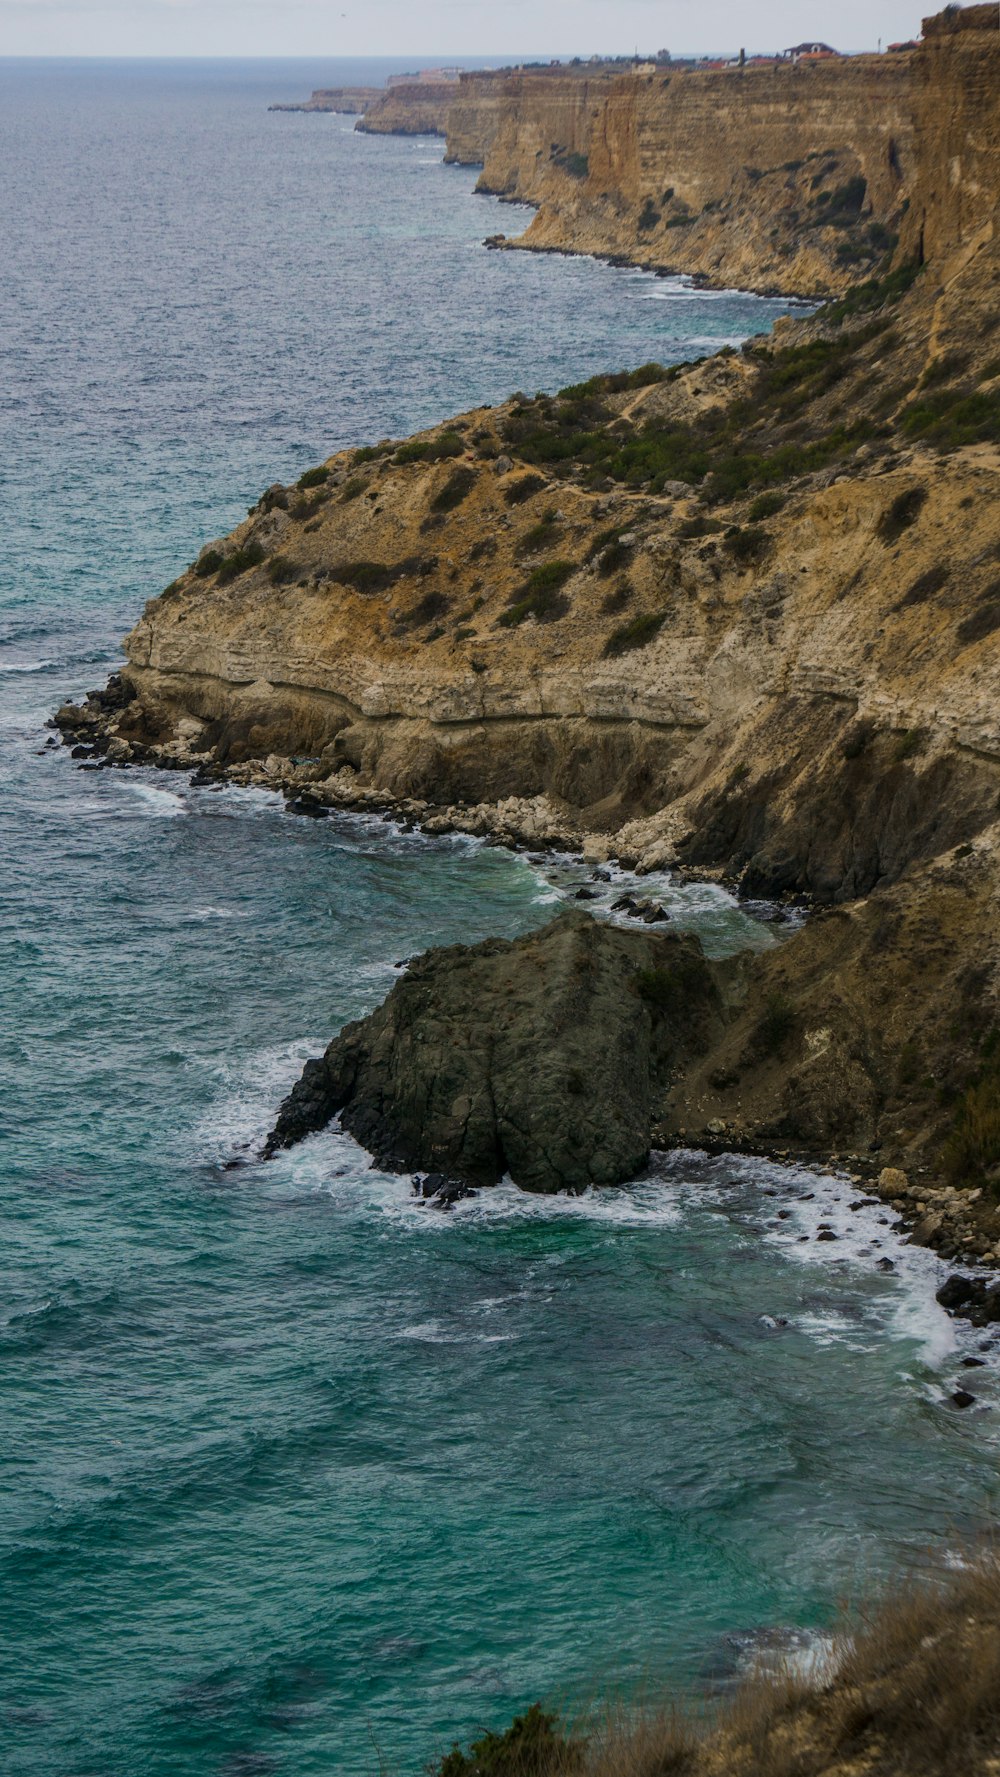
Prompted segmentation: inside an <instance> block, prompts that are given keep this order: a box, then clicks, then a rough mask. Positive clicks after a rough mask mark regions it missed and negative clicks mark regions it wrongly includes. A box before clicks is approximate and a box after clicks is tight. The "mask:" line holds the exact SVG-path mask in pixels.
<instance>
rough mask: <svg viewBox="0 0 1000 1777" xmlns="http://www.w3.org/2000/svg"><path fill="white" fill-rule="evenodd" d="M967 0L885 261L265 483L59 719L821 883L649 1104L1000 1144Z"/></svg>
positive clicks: (979, 1160)
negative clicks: (796, 301) (746, 319)
mask: <svg viewBox="0 0 1000 1777" xmlns="http://www.w3.org/2000/svg"><path fill="white" fill-rule="evenodd" d="M980 10H982V9H973V12H972V17H971V28H970V27H969V20H968V16H967V15H959V26H961V28H959V27H957V26H956V25H955V22H954V20H952V19H948V20H945V21H944V22H943V24H942V25H941V28H940V29H938V28H937V26H935V27H934V28H932V29H930V30H929V32H928V40H927V46H926V50H925V51H921V52H920V53H919V55H917V56H915V57H911V58H910V64H909V65H910V66H911V74H910V76H909V78H910V79H911V80H912V81H913V83H914V90H915V91H917V93H918V97H919V103H920V106H921V107H922V110H921V112H920V117H921V120H922V121H921V123H920V140H919V144H918V146H917V148H915V149H914V150H913V167H914V168H915V171H914V172H913V173H912V177H910V208H909V210H908V211H907V214H906V217H905V219H904V239H903V241H902V242H901V244H900V246H899V248H898V249H897V252H896V257H895V261H894V263H893V264H892V265H891V267H890V265H889V264H888V263H886V264H884V265H883V268H882V275H881V277H880V279H879V280H877V281H876V282H874V283H872V284H867V285H864V286H863V287H861V288H859V289H857V290H852V291H850V292H849V293H848V294H847V296H846V297H845V298H844V299H843V300H842V301H841V302H839V303H836V304H833V305H832V306H830V307H828V308H827V309H826V310H824V311H823V312H822V313H821V314H820V315H819V316H817V317H816V318H815V319H813V320H811V321H809V322H807V323H798V324H794V325H793V324H785V325H784V326H783V327H781V328H779V329H778V330H777V332H776V335H775V336H774V337H773V338H772V339H771V340H769V341H756V342H751V343H750V345H749V346H748V348H747V349H746V350H745V351H744V352H743V353H742V354H736V353H729V354H720V355H719V356H718V357H716V358H714V359H712V360H709V361H707V362H702V363H699V364H694V365H689V366H686V367H682V368H675V369H672V370H669V371H663V370H656V369H646V370H643V371H641V372H639V373H637V374H634V375H621V376H617V377H614V376H612V377H608V378H603V379H602V378H597V379H594V380H593V381H592V382H591V383H589V384H586V385H582V386H580V387H578V388H574V389H569V390H565V391H563V393H562V394H561V395H560V396H558V397H547V396H541V397H537V398H535V399H532V400H528V399H525V398H518V399H516V400H514V401H512V402H510V403H507V404H506V405H505V406H503V407H500V408H497V409H490V410H486V409H484V410H480V411H478V412H475V413H472V414H468V415H465V416H463V417H461V418H459V419H457V420H455V421H453V422H451V423H450V424H448V425H447V426H442V427H436V428H432V429H431V430H429V431H428V432H426V433H424V434H422V435H421V436H420V437H419V438H417V439H415V440H410V441H409V442H406V443H403V444H400V443H392V442H384V443H382V444H380V445H377V446H372V447H370V448H368V449H365V450H362V451H358V452H344V453H341V454H340V455H337V456H335V457H333V458H331V459H330V460H329V462H328V463H326V464H323V465H320V466H319V467H318V468H317V469H316V470H315V471H313V472H311V473H310V474H309V475H307V476H305V477H303V479H302V482H301V483H300V484H299V485H298V486H297V487H296V488H283V487H278V486H276V487H273V488H271V489H269V490H268V492H267V493H266V494H265V495H264V496H263V497H262V499H261V501H260V502H259V503H258V505H257V507H256V508H255V509H254V511H253V512H252V513H251V514H250V515H249V517H248V518H247V519H246V521H245V522H244V523H243V524H242V525H241V526H240V527H239V528H238V529H237V530H236V531H235V532H234V533H233V534H232V536H230V537H229V538H223V539H219V540H218V541H217V542H216V543H215V544H212V545H210V546H208V547H207V548H206V549H205V550H203V551H202V553H201V555H200V556H199V557H198V559H197V561H196V562H195V563H193V564H192V567H191V568H190V569H189V570H188V571H187V572H185V573H184V574H182V575H181V576H180V578H179V579H178V580H177V581H176V582H175V583H174V585H173V586H172V587H170V588H168V589H167V591H166V592H165V593H164V594H163V595H162V596H161V597H160V598H159V599H156V600H153V601H152V602H151V603H150V605H149V606H148V607H147V609H146V612H145V614H144V616H143V617H142V619H141V620H140V622H139V623H138V624H137V626H136V628H135V629H134V631H133V632H132V634H131V635H130V637H129V638H128V640H127V652H128V662H127V666H126V669H125V673H124V676H123V681H122V684H121V685H120V686H119V687H117V688H116V689H115V690H114V692H113V695H112V697H111V698H110V700H108V699H105V700H104V701H103V702H101V703H99V704H94V705H90V706H88V707H86V708H84V709H83V710H70V711H67V712H64V714H63V717H62V721H63V726H64V727H65V729H66V730H67V732H68V733H69V734H70V735H72V736H73V737H74V738H75V739H76V740H77V741H78V742H80V744H86V743H87V741H88V739H89V740H90V741H91V742H92V743H93V744H96V745H97V746H98V747H99V748H102V749H104V750H106V752H107V756H108V758H109V759H111V760H112V761H114V762H125V761H127V760H129V759H131V758H138V759H156V760H159V761H161V762H163V763H166V764H173V765H177V766H181V765H187V766H197V767H199V769H200V770H201V771H202V772H207V773H209V774H211V773H213V772H218V771H225V772H227V773H229V774H230V775H234V776H235V777H236V780H237V781H247V782H250V781H253V782H264V783H270V784H273V785H275V786H276V787H277V786H281V787H284V788H286V789H287V790H288V791H289V792H290V793H292V794H293V795H294V796H295V797H296V798H298V799H304V800H305V801H307V802H308V804H309V806H312V807H314V808H315V807H318V808H320V809H321V810H322V808H324V807H326V806H328V805H333V804H346V805H348V806H351V805H358V804H361V805H362V806H364V805H367V804H368V803H370V802H371V801H372V800H373V799H381V800H383V801H395V802H396V803H397V805H398V806H401V807H402V808H403V809H404V810H405V811H406V812H407V813H409V814H412V815H414V816H418V817H419V818H421V819H423V820H424V821H426V822H427V824H428V825H429V826H430V827H431V829H432V830H433V829H434V828H435V826H437V827H441V826H451V827H454V826H459V827H464V828H467V829H468V830H470V831H474V832H497V833H499V834H501V836H503V837H514V838H517V837H522V838H529V839H531V840H532V841H537V840H539V839H545V838H546V837H551V838H556V837H558V838H559V839H561V840H562V841H563V842H570V843H574V842H575V843H578V844H580V845H581V846H583V847H585V848H586V850H587V852H588V855H589V856H590V857H591V858H592V859H594V860H597V859H599V858H601V857H605V856H608V855H610V854H615V855H617V856H619V857H621V858H623V859H625V860H628V861H630V862H632V863H635V864H637V865H638V866H639V867H640V868H652V867H655V866H662V865H670V864H673V865H676V866H680V867H685V868H687V869H692V870H697V871H703V872H704V871H714V872H721V873H725V874H726V875H727V876H728V877H729V878H731V879H732V880H733V881H734V882H735V883H737V884H738V885H739V887H740V888H741V890H742V892H744V893H746V894H750V895H757V896H760V895H767V896H781V895H805V896H808V897H809V898H810V899H811V900H812V902H813V904H814V905H816V906H820V907H825V908H827V909H829V910H830V911H829V912H828V914H827V915H826V916H825V917H822V918H815V917H814V918H813V920H812V921H810V923H809V924H808V925H807V926H806V928H805V929H804V930H803V931H802V932H800V933H798V934H797V935H796V936H795V937H793V938H792V939H791V940H790V941H789V942H788V943H787V944H786V945H785V946H783V947H782V949H781V950H780V951H778V952H776V953H774V954H773V955H772V956H771V957H769V958H767V959H765V960H764V961H763V962H760V963H755V964H753V965H752V966H750V967H749V974H748V976H747V981H748V983H749V985H748V986H747V991H746V995H745V997H744V999H743V1000H739V999H738V996H737V1000H734V1001H733V1002H732V1004H731V1005H730V1007H729V1011H728V1013H727V1018H726V1020H725V1021H724V1029H722V1030H721V1032H720V1033H719V1034H718V1037H717V1040H716V1041H715V1042H714V1043H713V1047H712V1052H711V1054H710V1055H708V1054H707V1055H706V1058H705V1060H704V1063H702V1062H701V1061H699V1060H698V1058H697V1057H694V1056H692V1057H690V1058H689V1060H688V1062H686V1063H685V1066H684V1068H683V1069H682V1070H681V1072H680V1073H679V1074H678V1075H677V1077H676V1078H675V1080H674V1081H673V1083H672V1088H671V1094H670V1096H669V1099H668V1100H665V1101H664V1102H663V1104H662V1105H661V1106H660V1108H659V1110H658V1112H657V1117H658V1118H659V1120H660V1125H661V1128H660V1133H661V1135H662V1137H663V1139H676V1140H689V1139H692V1138H697V1139H699V1140H709V1139H711V1138H712V1132H713V1129H715V1130H716V1131H721V1135H720V1137H719V1139H720V1140H721V1141H723V1142H724V1143H727V1144H730V1145H732V1144H733V1143H739V1142H746V1143H748V1144H750V1145H755V1144H756V1145H760V1144H762V1143H765V1142H770V1143H777V1142H781V1143H784V1144H785V1145H786V1146H796V1145H797V1146H798V1147H799V1148H800V1149H802V1148H806V1149H809V1150H811V1151H822V1150H824V1149H825V1150H826V1151H827V1152H829V1151H833V1150H837V1149H842V1148H843V1147H845V1146H848V1145H849V1146H850V1147H851V1148H852V1149H853V1150H857V1149H858V1148H862V1149H865V1150H867V1151H870V1152H872V1153H877V1154H881V1155H883V1156H890V1155H891V1156H892V1157H893V1158H894V1159H898V1160H900V1161H902V1162H904V1163H905V1164H906V1165H907V1166H914V1165H920V1166H925V1165H926V1166H929V1167H934V1166H936V1165H938V1164H939V1163H940V1164H941V1165H942V1166H944V1167H945V1170H946V1172H947V1173H948V1176H949V1177H950V1178H951V1179H952V1180H954V1179H962V1178H965V1179H966V1180H968V1179H970V1178H972V1177H976V1176H981V1177H984V1178H985V1177H988V1176H990V1175H991V1168H994V1167H1000V1136H998V1138H997V1140H996V1141H994V1139H993V1136H992V1135H991V1134H990V1131H991V1130H993V1129H997V1130H1000V1118H998V1117H997V1112H996V1106H997V1104H998V1103H1000V1064H998V1065H994V1063H993V1061H992V1060H991V1057H992V1056H993V1055H994V1052H995V1047H996V1045H995V1044H994V1038H993V1036H992V1034H991V1033H992V1032H993V1030H994V1027H995V1026H996V1025H998V1024H1000V1012H998V998H1000V957H998V942H1000V940H998V931H1000V922H998V920H997V917H996V907H997V890H998V878H1000V861H998V859H1000V851H998V842H1000V827H998V818H997V817H998V808H1000V726H998V718H997V710H998V708H1000V498H998V495H1000V450H998V447H1000V337H998V329H997V316H998V307H997V293H998V280H1000V255H998V243H997V236H996V225H997V208H998V196H1000V175H998V166H997V134H996V119H995V116H994V114H993V112H992V111H991V110H990V108H989V105H988V103H987V101H988V98H989V91H990V89H989V81H990V80H991V79H992V80H994V81H995V80H996V79H997V77H998V75H1000V34H996V35H995V34H994V33H993V32H992V31H990V32H986V31H984V30H982V29H980V28H979V24H980V19H979V12H980ZM963 19H964V21H965V22H964V23H963ZM970 56H971V57H972V60H971V61H970V59H969V58H970ZM976 58H980V59H979V60H977V59H976ZM914 70H915V72H914ZM691 78H696V77H691ZM810 152H812V150H810ZM901 164H902V163H901ZM567 176H569V175H567ZM906 231H909V232H908V233H907V232H906ZM907 242H908V243H909V247H908V251H909V254H910V257H909V259H907V257H906V252H907ZM991 1045H994V1046H993V1047H991ZM994 1150H995V1151H994ZM943 1155H947V1159H946V1160H945V1159H943V1158H942V1156H943Z"/></svg>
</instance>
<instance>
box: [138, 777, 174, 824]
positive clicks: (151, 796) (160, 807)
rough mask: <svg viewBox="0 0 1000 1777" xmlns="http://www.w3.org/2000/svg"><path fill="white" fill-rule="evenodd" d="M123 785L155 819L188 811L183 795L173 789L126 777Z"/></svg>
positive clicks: (164, 818)
mask: <svg viewBox="0 0 1000 1777" xmlns="http://www.w3.org/2000/svg"><path fill="white" fill-rule="evenodd" d="M123 787H124V789H125V790H126V791H127V792H128V794H129V795H131V796H134V797H135V798H136V800H137V801H139V802H141V803H142V804H143V805H144V807H145V810H146V812H147V814H149V815H152V816H153V817H154V818H155V819H158V820H171V819H173V818H174V817H175V816H176V815H181V814H187V813H188V812H189V811H188V806H187V803H186V802H185V800H184V798H183V796H178V795H177V793H176V792H175V791H174V790H159V789H157V787H156V785H155V784H139V783H135V782H134V781H132V780H131V779H126V780H125V781H124V785H123Z"/></svg>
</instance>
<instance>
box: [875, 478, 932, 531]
mask: <svg viewBox="0 0 1000 1777" xmlns="http://www.w3.org/2000/svg"><path fill="white" fill-rule="evenodd" d="M926 501H927V489H926V488H925V487H920V486H919V485H917V486H916V487H908V488H904V489H903V492H902V493H901V494H897V495H896V498H895V499H894V500H893V502H892V504H891V505H890V506H887V507H886V509H885V511H884V512H883V514H882V516H881V518H880V519H879V522H878V536H879V539H880V541H881V542H883V543H896V542H898V541H899V538H900V537H901V536H902V535H903V532H904V531H907V530H909V528H910V526H911V524H915V523H916V521H917V519H918V518H919V517H920V514H921V512H922V510H923V507H924V505H925V504H926Z"/></svg>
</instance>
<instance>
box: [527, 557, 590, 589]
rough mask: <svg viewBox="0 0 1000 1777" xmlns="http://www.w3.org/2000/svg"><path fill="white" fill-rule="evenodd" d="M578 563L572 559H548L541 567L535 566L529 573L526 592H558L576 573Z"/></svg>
mask: <svg viewBox="0 0 1000 1777" xmlns="http://www.w3.org/2000/svg"><path fill="white" fill-rule="evenodd" d="M576 571H577V569H576V563H575V562H572V561H547V562H543V563H542V565H541V567H538V568H533V569H532V571H531V573H530V574H529V575H528V583H527V586H526V588H525V591H526V592H530V593H537V592H558V590H559V588H560V586H565V584H566V582H567V580H569V579H571V578H572V576H573V575H574V574H575V573H576Z"/></svg>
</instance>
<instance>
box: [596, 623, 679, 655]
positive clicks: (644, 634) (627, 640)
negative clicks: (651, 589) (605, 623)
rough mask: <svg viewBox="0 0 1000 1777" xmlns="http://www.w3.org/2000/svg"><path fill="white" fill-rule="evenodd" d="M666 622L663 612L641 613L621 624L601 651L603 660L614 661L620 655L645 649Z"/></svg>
mask: <svg viewBox="0 0 1000 1777" xmlns="http://www.w3.org/2000/svg"><path fill="white" fill-rule="evenodd" d="M665 622H666V612H664V611H643V612H642V613H641V614H640V615H639V616H638V617H633V618H632V619H631V621H630V622H628V623H623V624H621V626H620V627H619V628H618V629H616V630H613V631H612V633H611V634H610V635H609V637H608V639H607V641H606V642H605V644H604V647H603V648H602V650H601V654H602V657H603V659H605V660H614V659H616V658H617V656H618V655H620V654H631V653H632V652H633V651H634V650H635V649H636V648H645V647H646V646H647V644H648V643H649V642H651V641H653V639H654V637H656V636H658V635H659V633H660V630H661V629H662V628H663V625H664V623H665Z"/></svg>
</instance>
